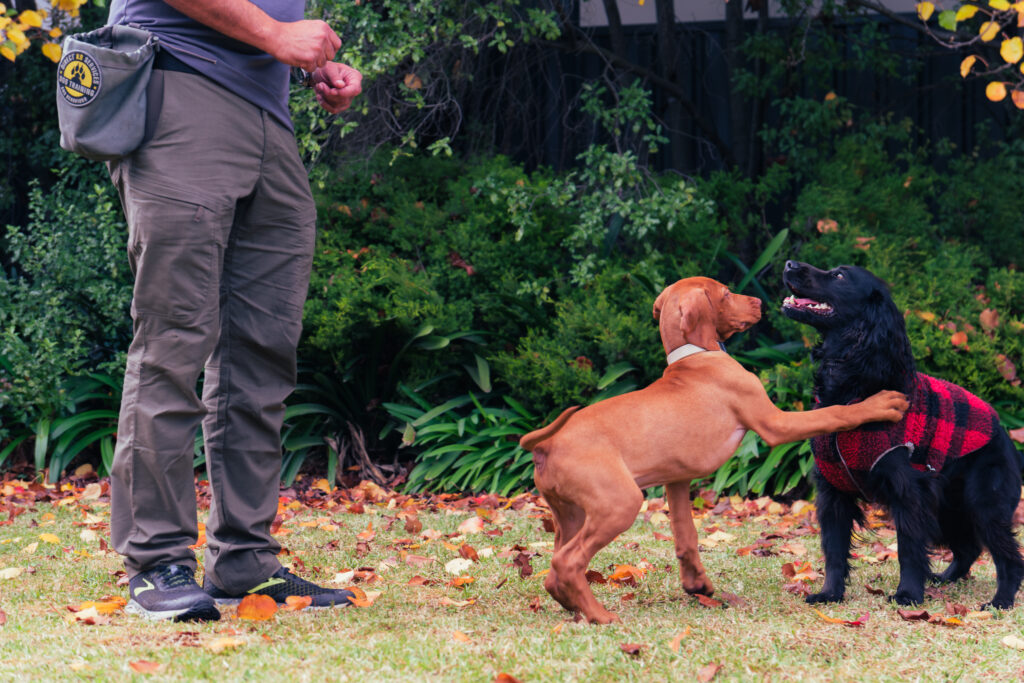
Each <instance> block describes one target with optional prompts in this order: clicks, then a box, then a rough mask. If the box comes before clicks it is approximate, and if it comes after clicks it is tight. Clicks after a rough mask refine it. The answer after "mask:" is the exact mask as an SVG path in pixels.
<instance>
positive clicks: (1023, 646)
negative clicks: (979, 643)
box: [1002, 636, 1024, 650]
mask: <svg viewBox="0 0 1024 683" xmlns="http://www.w3.org/2000/svg"><path fill="white" fill-rule="evenodd" d="M1002 642H1003V645H1005V646H1006V647H1012V648H1014V649H1016V650H1024V640H1022V639H1021V638H1018V637H1017V636H1006V637H1005V638H1003V641H1002Z"/></svg>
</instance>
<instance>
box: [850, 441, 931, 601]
mask: <svg viewBox="0 0 1024 683" xmlns="http://www.w3.org/2000/svg"><path fill="white" fill-rule="evenodd" d="M868 486H869V487H870V488H871V490H873V491H876V492H877V493H878V497H879V499H881V501H882V502H884V503H886V504H887V505H888V507H889V514H890V515H891V516H892V521H893V524H894V525H895V526H896V542H897V543H898V544H899V561H900V584H899V586H898V587H897V588H896V593H895V594H894V595H892V597H891V598H890V599H891V600H893V601H894V602H896V603H897V604H900V605H914V604H918V603H920V602H922V601H923V600H924V581H925V578H926V577H928V576H929V575H930V571H929V569H930V560H929V557H928V549H929V546H930V545H931V544H933V543H934V542H935V541H936V540H938V538H939V537H940V536H939V525H938V516H937V515H938V511H939V499H940V481H939V479H938V478H937V477H936V476H935V475H934V474H932V473H930V472H919V471H918V470H916V469H914V468H913V467H912V466H911V464H910V452H909V450H908V449H906V448H896V449H893V450H892V451H890V452H889V453H886V454H885V456H883V457H882V458H881V459H880V460H879V461H878V462H877V463H876V464H875V466H874V467H873V468H872V470H871V474H870V476H869V482H868Z"/></svg>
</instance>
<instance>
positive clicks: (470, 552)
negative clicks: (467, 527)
mask: <svg viewBox="0 0 1024 683" xmlns="http://www.w3.org/2000/svg"><path fill="white" fill-rule="evenodd" d="M459 556H460V557H463V558H465V559H467V560H470V561H471V562H479V561H480V555H478V554H477V552H476V550H475V549H474V548H473V546H471V545H469V544H467V543H463V544H462V545H460V546H459Z"/></svg>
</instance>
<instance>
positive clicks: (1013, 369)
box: [996, 353, 1020, 386]
mask: <svg viewBox="0 0 1024 683" xmlns="http://www.w3.org/2000/svg"><path fill="white" fill-rule="evenodd" d="M996 368H998V370H999V374H1000V375H1002V376H1003V379H1005V380H1006V381H1007V382H1010V383H1011V384H1013V385H1015V386H1016V385H1019V384H1020V380H1019V379H1017V366H1016V365H1014V364H1013V361H1012V360H1010V359H1009V358H1007V357H1006V354H1003V353H1000V354H999V355H997V356H996Z"/></svg>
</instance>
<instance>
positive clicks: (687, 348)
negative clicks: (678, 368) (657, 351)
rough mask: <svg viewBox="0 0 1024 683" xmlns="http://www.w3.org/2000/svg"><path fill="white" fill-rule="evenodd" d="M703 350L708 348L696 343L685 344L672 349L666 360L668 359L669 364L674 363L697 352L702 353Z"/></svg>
mask: <svg viewBox="0 0 1024 683" xmlns="http://www.w3.org/2000/svg"><path fill="white" fill-rule="evenodd" d="M702 351H707V349H705V348H701V347H700V346H697V345H696V344H683V345H682V346H680V347H679V348H678V349H672V351H671V352H669V354H668V356H666V357H665V360H666V361H668V364H669V365H672V364H673V363H675V362H676V361H677V360H682V359H684V358H686V357H688V356H692V355H693V354H695V353H701V352H702Z"/></svg>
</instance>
